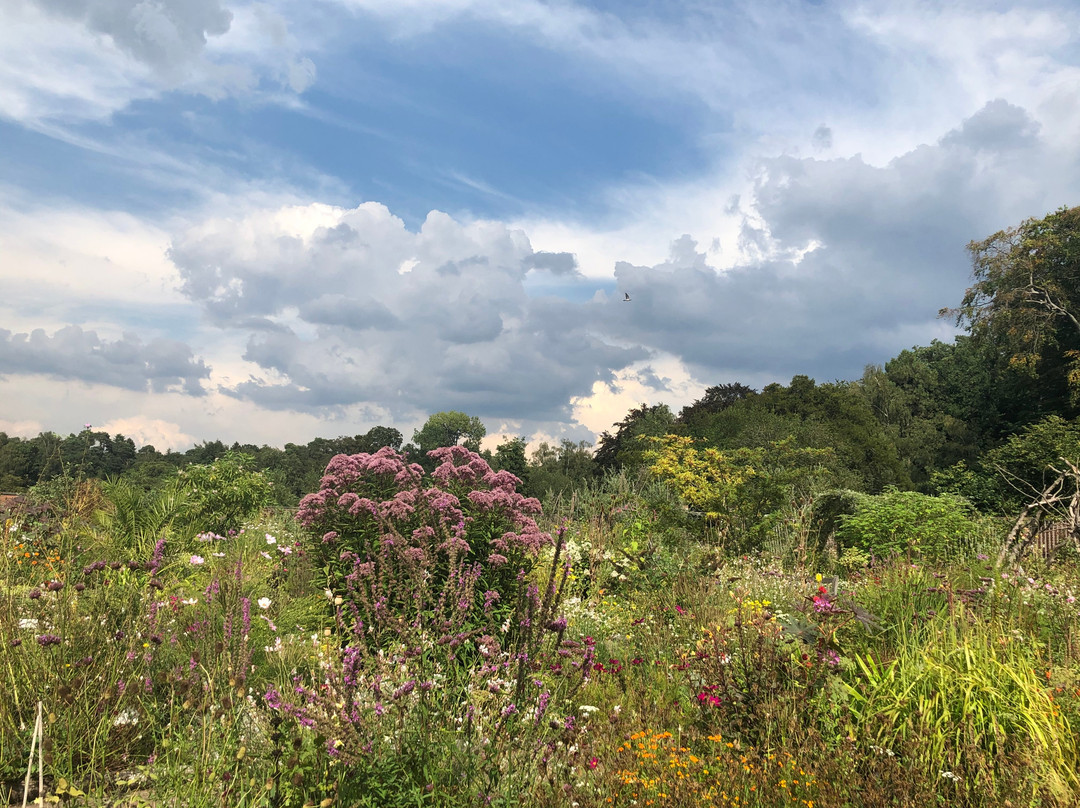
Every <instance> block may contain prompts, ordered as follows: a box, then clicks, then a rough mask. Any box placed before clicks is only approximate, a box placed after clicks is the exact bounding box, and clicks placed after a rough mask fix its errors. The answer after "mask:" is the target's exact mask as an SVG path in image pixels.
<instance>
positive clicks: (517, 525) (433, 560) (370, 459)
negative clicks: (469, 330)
mask: <svg viewBox="0 0 1080 808" xmlns="http://www.w3.org/2000/svg"><path fill="white" fill-rule="evenodd" d="M430 455H431V457H432V458H434V459H435V460H436V461H438V463H439V465H438V466H437V467H436V468H435V470H434V471H433V472H432V473H431V474H430V475H428V474H426V473H425V472H424V470H423V469H422V468H421V467H420V466H419V465H418V464H416V463H411V464H410V463H407V462H406V459H405V456H404V455H402V454H399V453H398V452H395V451H394V450H393V449H391V448H389V447H384V448H382V449H380V450H379V451H378V452H376V453H374V454H366V453H363V454H356V455H337V456H336V457H334V458H333V459H332V460H331V461H330V464H329V465H328V466H327V467H326V474H325V475H324V476H323V478H322V483H321V486H320V488H319V491H317V492H316V493H313V494H308V495H307V496H306V497H304V498H303V499H302V500H301V501H300V507H299V510H298V511H297V516H296V518H297V520H298V521H299V522H300V523H301V524H302V525H304V526H305V527H307V528H309V529H311V530H312V531H313V533H314V534H315V536H318V537H321V538H319V539H317V540H316V541H315V542H314V553H315V555H316V557H318V558H319V559H320V560H321V561H322V563H323V565H324V566H325V568H326V569H327V572H328V574H329V576H330V581H331V587H332V588H334V589H335V590H336V591H338V592H339V593H342V592H343V591H344V590H345V589H346V588H347V583H348V582H349V581H353V582H355V576H356V575H358V574H362V575H367V574H368V571H370V573H371V574H372V576H373V578H372V579H373V580H375V579H381V580H386V581H387V585H388V586H390V588H391V590H393V591H387V592H385V596H386V597H388V598H390V599H392V600H394V601H395V603H394V605H396V606H402V607H403V606H404V602H398V599H401V598H405V599H407V598H409V597H411V596H410V595H408V593H407V591H406V590H405V589H403V588H402V587H401V586H395V585H393V584H392V583H391V582H390V580H389V579H388V578H387V576H388V575H389V576H390V578H393V577H394V576H395V575H401V576H403V580H402V581H399V582H398V583H403V582H404V580H411V579H412V578H413V577H415V575H417V574H423V575H428V576H431V578H430V581H429V582H428V584H427V585H428V586H430V587H431V588H432V589H435V590H437V589H439V588H441V586H442V584H443V583H444V582H446V581H448V580H449V579H451V578H452V577H453V576H465V577H462V578H460V579H459V580H458V583H459V584H461V585H462V586H464V584H465V580H466V578H469V579H470V583H469V587H468V588H469V591H470V595H469V596H470V597H471V598H480V599H481V600H484V599H489V600H490V598H489V596H488V595H486V594H485V593H487V592H494V593H495V595H494V596H491V597H494V598H495V599H497V600H500V601H502V602H503V604H504V606H505V605H508V604H506V599H507V598H508V597H509V596H512V594H513V593H514V592H516V590H517V589H518V588H519V586H518V585H519V583H520V581H521V580H522V578H523V576H524V575H526V574H528V572H529V571H530V570H531V569H532V567H533V564H534V563H535V561H536V558H537V556H538V554H539V553H540V550H541V549H542V548H544V547H546V546H548V545H550V544H551V536H550V535H548V534H547V533H543V532H541V531H540V528H539V527H538V526H537V524H536V520H535V518H534V515H536V514H539V513H540V510H541V509H540V502H539V501H538V500H536V499H532V498H529V497H525V496H522V495H521V494H519V493H517V491H516V487H517V484H518V482H519V480H518V478H517V477H515V476H514V475H513V474H510V473H509V472H506V471H492V469H491V467H490V466H489V465H488V464H487V462H486V461H485V460H484V459H483V458H482V457H480V456H479V455H478V454H476V453H475V452H473V451H471V450H469V449H466V448H465V447H463V446H450V447H447V448H443V449H435V450H434V451H432V452H430ZM391 568H393V570H394V571H393V572H391ZM350 576H351V577H350ZM354 588H355V587H354ZM463 591H464V590H463Z"/></svg>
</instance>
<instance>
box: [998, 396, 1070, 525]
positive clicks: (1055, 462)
mask: <svg viewBox="0 0 1080 808" xmlns="http://www.w3.org/2000/svg"><path fill="white" fill-rule="evenodd" d="M1062 458H1064V459H1065V460H1066V461H1070V462H1075V463H1080V420H1076V421H1066V420H1065V419H1064V418H1061V417H1060V416H1057V415H1051V416H1048V417H1046V418H1044V419H1042V420H1041V421H1038V422H1036V423H1034V424H1029V425H1028V426H1027V427H1025V428H1024V429H1023V430H1021V431H1020V432H1018V433H1016V434H1015V435H1011V436H1010V437H1009V439H1008V440H1007V441H1005V442H1004V443H1003V444H1001V445H1000V446H998V447H996V448H994V449H992V450H991V451H989V452H987V453H986V455H985V456H984V457H983V467H984V468H985V469H987V470H990V471H993V472H996V473H997V475H998V479H999V481H1000V482H999V487H1000V490H1001V492H1002V497H1001V499H1002V504H1003V506H1004V507H1005V508H1006V509H1008V510H1012V509H1015V508H1019V507H1021V506H1022V505H1024V504H1025V503H1028V502H1030V501H1032V500H1033V498H1035V497H1036V495H1037V494H1039V492H1043V491H1046V490H1047V489H1048V487H1049V486H1050V485H1051V483H1052V481H1053V480H1055V479H1058V478H1059V477H1060V476H1061V474H1062V472H1061V471H1060V469H1061V468H1062V466H1061V462H1062ZM1001 483H1004V485H1001Z"/></svg>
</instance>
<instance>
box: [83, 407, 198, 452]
mask: <svg viewBox="0 0 1080 808" xmlns="http://www.w3.org/2000/svg"><path fill="white" fill-rule="evenodd" d="M94 428H95V429H100V430H103V431H105V432H108V433H110V434H113V435H115V434H121V435H124V436H126V437H128V438H131V439H132V440H134V441H135V444H136V445H138V446H146V445H150V446H153V447H154V448H155V449H157V450H158V451H159V452H164V451H167V450H169V449H172V450H174V451H182V450H184V449H187V448H188V447H190V446H191V445H192V444H194V443H195V438H194V437H192V436H191V435H189V434H187V433H186V432H184V430H183V428H182V427H181V426H180V424H175V423H172V422H170V421H163V420H161V419H160V418H146V417H143V416H141V415H133V416H128V417H126V418H112V419H110V420H108V421H106V422H105V423H103V424H95V425H94Z"/></svg>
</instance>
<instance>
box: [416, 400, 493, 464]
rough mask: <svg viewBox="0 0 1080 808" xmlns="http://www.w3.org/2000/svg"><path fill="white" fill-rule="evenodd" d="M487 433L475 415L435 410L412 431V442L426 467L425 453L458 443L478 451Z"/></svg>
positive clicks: (421, 462)
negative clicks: (421, 424) (422, 423)
mask: <svg viewBox="0 0 1080 808" xmlns="http://www.w3.org/2000/svg"><path fill="white" fill-rule="evenodd" d="M486 434H487V429H486V428H485V427H484V424H483V422H481V420H480V419H479V418H477V417H476V416H469V415H466V414H465V413H463V412H458V411H457V410H448V411H446V412H437V413H435V414H434V415H432V416H431V417H430V418H428V419H427V421H425V422H424V425H423V426H422V427H421V428H420V429H417V430H416V431H414V432H413V443H414V444H416V448H417V449H419V451H420V457H419V458H418V460H419V462H420V464H421V465H423V466H424V467H425V468H427V465H426V464H427V462H428V457H427V453H428V452H430V451H431V450H432V449H439V448H441V447H443V446H457V445H458V444H459V443H460V444H462V445H463V446H465V447H466V448H467V449H471V450H472V451H474V452H479V451H480V441H481V440H482V439H483V437H484V435H486Z"/></svg>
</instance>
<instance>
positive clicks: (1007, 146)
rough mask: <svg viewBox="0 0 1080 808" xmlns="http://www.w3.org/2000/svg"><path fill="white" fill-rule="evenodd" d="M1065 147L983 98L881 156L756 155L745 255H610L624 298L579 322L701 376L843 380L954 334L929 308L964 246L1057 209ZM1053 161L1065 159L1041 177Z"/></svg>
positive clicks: (1069, 183)
mask: <svg viewBox="0 0 1080 808" xmlns="http://www.w3.org/2000/svg"><path fill="white" fill-rule="evenodd" d="M1063 157H1064V156H1063V155H1055V154H1054V153H1053V152H1052V151H1050V150H1048V149H1047V148H1046V147H1045V144H1043V143H1042V142H1041V141H1040V139H1039V137H1038V127H1037V126H1036V125H1035V123H1034V121H1033V120H1032V119H1031V117H1030V116H1029V115H1028V114H1027V113H1026V112H1025V111H1024V110H1023V109H1021V108H1019V107H1016V106H1014V105H1010V104H1008V103H1006V102H1004V101H993V102H991V103H989V104H987V105H986V106H985V107H984V108H983V109H982V110H980V111H978V112H977V113H975V114H974V115H972V116H971V117H969V118H968V119H966V120H965V121H963V122H962V123H961V124H960V126H958V127H957V128H956V129H955V130H953V131H951V132H949V133H948V134H946V135H945V136H944V137H942V138H941V139H940V140H939V141H938V142H937V143H934V144H927V145H924V146H920V147H919V148H916V149H914V150H912V151H910V152H908V153H907V154H904V155H901V156H899V157H897V158H896V159H894V160H893V161H891V162H890V163H889V164H888V165H885V166H881V167H875V166H871V165H869V164H867V163H865V162H864V161H863V160H862V159H861V158H860V157H858V156H855V157H851V158H844V159H832V160H822V159H811V158H798V157H794V156H783V157H779V158H773V159H769V160H763V161H761V163H760V164H759V171H758V179H757V182H756V186H755V189H754V195H753V200H752V205H753V209H754V212H755V216H754V217H753V218H751V217H747V220H746V222H745V223H744V232H743V234H742V240H743V243H742V245H741V246H742V249H743V253H744V254H747V255H757V256H759V257H758V258H757V259H756V260H752V261H747V262H743V263H741V264H739V265H736V266H734V267H730V268H727V269H725V270H723V271H719V270H717V269H715V268H714V267H712V266H711V265H710V262H709V258H708V256H707V255H706V253H705V252H704V251H703V250H701V249H699V247H698V245H697V244H696V242H695V241H694V239H692V238H691V237H690V236H683V237H682V238H680V239H678V240H676V241H675V242H674V243H673V245H672V248H671V254H670V257H669V258H668V260H666V261H664V262H661V263H659V264H655V265H652V266H635V265H632V264H629V263H625V262H622V263H619V264H617V265H616V270H615V274H616V277H617V279H618V285H619V288H626V289H632V290H633V302H632V303H631V304H628V305H627V306H626V307H625V308H618V309H613V308H612V307H610V306H608V305H605V304H606V301H601V302H598V303H596V304H593V305H592V306H591V310H590V313H589V316H590V318H592V319H593V320H594V321H595V322H596V323H597V325H598V327H599V328H601V329H602V330H603V333H605V334H607V335H609V337H612V338H614V339H616V340H622V341H626V342H629V343H632V344H641V345H648V346H649V347H650V348H652V349H656V350H663V351H667V352H670V353H671V354H674V355H676V356H678V357H680V358H681V359H682V360H683V361H684V362H686V363H687V364H688V366H689V367H690V368H691V369H692V370H693V371H694V372H695V374H696V375H698V376H699V377H700V378H704V379H706V380H708V379H711V378H715V374H717V373H719V372H721V371H723V372H725V373H729V374H730V373H731V372H733V371H734V372H736V373H740V374H741V373H746V374H748V375H749V374H755V373H758V372H760V371H761V370H762V369H768V370H769V371H770V373H771V374H772V375H773V376H774V378H781V379H783V378H789V377H790V376H791V375H793V374H795V373H810V374H811V375H816V376H818V377H819V378H825V379H834V378H855V377H857V376H858V375H859V374H860V372H861V369H862V367H863V365H865V364H866V363H868V362H882V361H885V360H886V359H888V358H889V357H891V356H893V355H895V353H896V352H898V351H899V350H902V349H903V348H906V347H910V346H911V345H913V344H917V343H922V344H925V343H926V342H928V341H929V340H930V339H932V338H935V337H941V338H948V337H949V336H950V335H951V334H952V333H953V331H952V329H951V328H950V327H949V325H948V324H947V323H944V322H942V321H941V320H939V319H938V318H937V312H938V310H939V309H940V308H941V307H943V306H949V305H955V304H956V303H958V302H959V300H960V299H961V297H962V295H963V292H964V289H965V287H966V286H967V285H968V283H969V274H970V263H969V260H968V257H967V255H966V254H965V252H964V245H965V244H967V242H968V241H970V240H972V239H977V238H981V237H982V236H984V235H986V234H988V233H992V232H994V231H995V230H997V229H999V228H1000V227H1003V226H1006V225H1008V224H1010V223H1015V222H1017V221H1020V220H1021V219H1023V218H1026V217H1027V216H1032V215H1042V214H1043V213H1045V212H1047V211H1048V210H1051V209H1053V208H1054V207H1056V199H1057V197H1056V196H1055V194H1056V192H1058V191H1061V192H1063V193H1064V192H1066V191H1067V189H1069V188H1071V187H1075V185H1076V182H1077V180H1078V179H1080V174H1078V172H1077V169H1076V168H1075V159H1063ZM1058 162H1060V163H1061V165H1065V166H1069V168H1059V169H1057V176H1054V179H1053V180H1052V181H1049V185H1048V184H1047V182H1048V178H1049V177H1051V176H1052V175H1054V174H1055V172H1054V170H1053V169H1052V168H1051V166H1052V165H1053V164H1055V163H1058ZM1035 176H1038V177H1042V178H1043V179H1042V181H1041V182H1040V183H1035V182H1032V177H1035Z"/></svg>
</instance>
